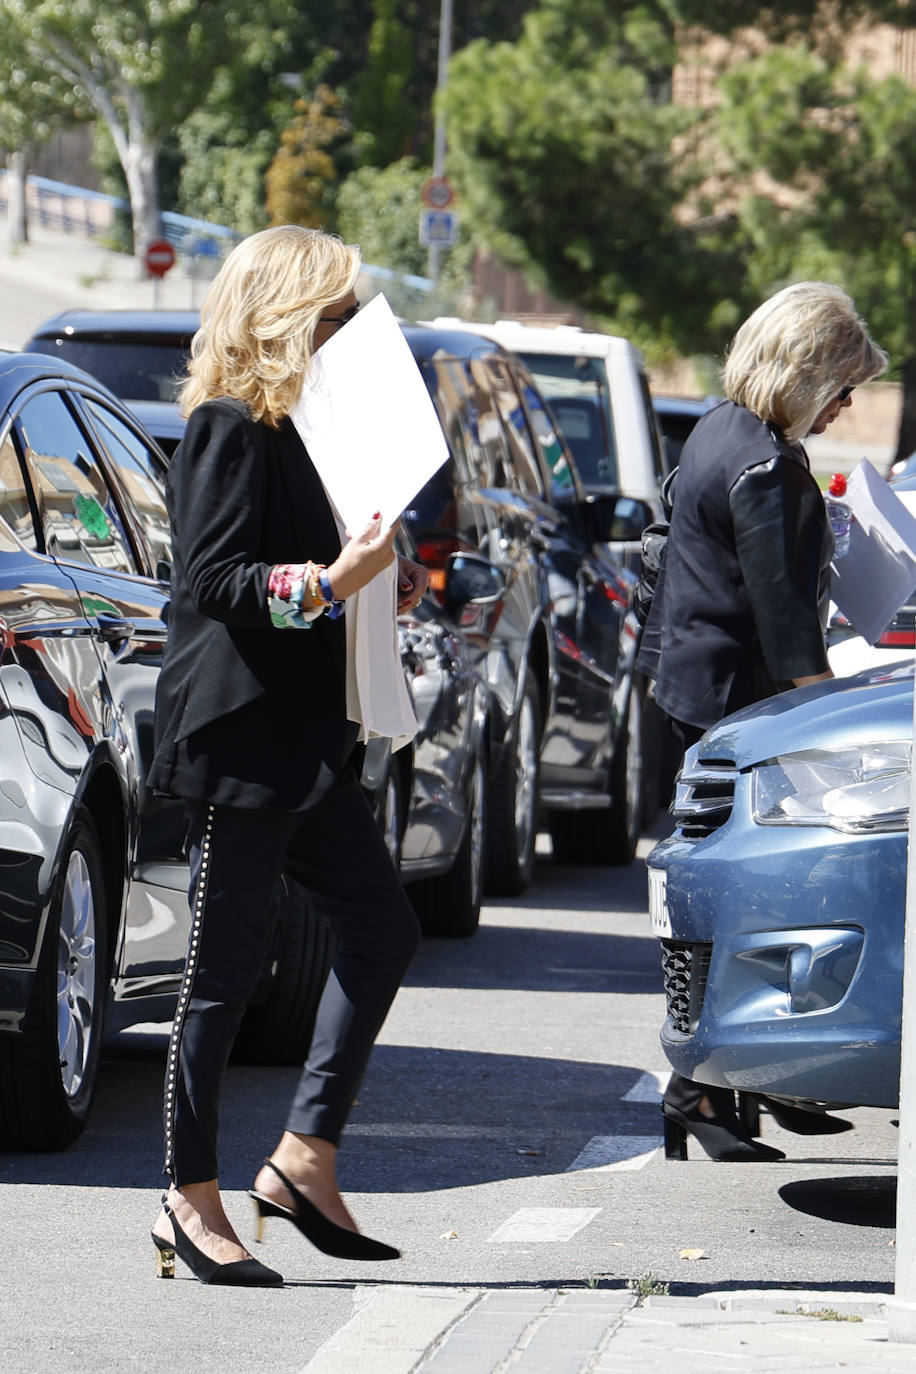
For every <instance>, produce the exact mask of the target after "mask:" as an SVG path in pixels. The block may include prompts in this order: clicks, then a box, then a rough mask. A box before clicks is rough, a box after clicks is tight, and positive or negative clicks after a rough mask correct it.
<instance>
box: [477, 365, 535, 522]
mask: <svg viewBox="0 0 916 1374" xmlns="http://www.w3.org/2000/svg"><path fill="white" fill-rule="evenodd" d="M488 372H489V375H490V378H491V382H492V386H493V395H494V398H495V400H496V405H497V409H498V410H499V414H500V416H501V418H502V422H503V427H504V429H505V433H506V439H507V441H508V445H509V456H510V480H509V483H508V485H509V486H511V487H513V488H515V490H517V491H523V492H524V493H525V495H526V496H542V495H543V493H544V483H543V478H542V476H541V469H540V464H539V462H538V457H537V453H536V452H535V447H534V440H533V438H532V437H531V430H530V429H529V428H528V420H527V418H526V416H525V411H524V408H523V406H522V402H521V397H520V396H519V394H518V392H517V390H516V389H515V385H514V383H513V381H512V378H511V376H510V374H509V369H508V368H507V367H506V366H505V365H504V364H503V363H502V362H498V361H496V360H495V359H491V360H490V361H489V363H488Z"/></svg>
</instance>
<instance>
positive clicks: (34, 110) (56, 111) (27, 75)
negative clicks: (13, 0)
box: [0, 29, 79, 243]
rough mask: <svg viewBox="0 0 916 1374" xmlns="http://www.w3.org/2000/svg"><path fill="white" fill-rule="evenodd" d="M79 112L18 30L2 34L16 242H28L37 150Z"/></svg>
mask: <svg viewBox="0 0 916 1374" xmlns="http://www.w3.org/2000/svg"><path fill="white" fill-rule="evenodd" d="M78 115H79V110H78V107H77V105H76V102H75V100H74V97H73V92H72V91H71V90H70V88H69V87H68V86H67V85H66V84H65V83H64V82H63V81H61V79H60V77H58V76H57V75H56V74H55V73H54V72H49V71H48V70H47V68H45V67H43V66H42V65H40V64H36V63H35V62H34V61H33V60H32V59H31V58H30V55H29V53H28V52H27V51H26V49H25V47H24V46H23V44H22V43H21V42H19V41H18V35H17V34H16V32H15V30H11V29H7V30H6V31H5V32H2V33H0V149H2V150H3V152H4V153H5V155H6V171H7V179H6V186H7V206H8V211H7V214H8V221H9V241H10V243H22V242H24V241H25V240H26V238H27V237H28V219H27V215H26V200H25V180H26V175H27V173H28V169H29V164H30V161H31V158H32V155H33V151H34V149H35V148H36V147H38V146H39V145H40V144H42V143H44V142H46V141H47V139H48V138H50V136H51V134H52V133H53V132H54V130H55V129H56V128H58V127H59V126H60V125H61V124H63V123H67V122H73V121H74V120H76V119H77V118H78Z"/></svg>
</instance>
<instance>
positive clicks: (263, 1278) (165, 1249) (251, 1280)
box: [150, 1196, 283, 1288]
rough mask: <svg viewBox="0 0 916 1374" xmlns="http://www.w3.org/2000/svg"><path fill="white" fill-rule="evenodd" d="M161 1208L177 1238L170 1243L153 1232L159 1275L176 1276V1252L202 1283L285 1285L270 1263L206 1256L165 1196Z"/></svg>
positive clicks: (244, 1285) (241, 1286)
mask: <svg viewBox="0 0 916 1374" xmlns="http://www.w3.org/2000/svg"><path fill="white" fill-rule="evenodd" d="M162 1207H163V1210H164V1211H165V1214H166V1216H167V1217H168V1219H169V1221H170V1222H171V1223H172V1233H173V1235H174V1237H175V1239H174V1241H173V1242H169V1241H167V1240H163V1239H162V1237H161V1236H157V1235H156V1233H155V1232H154V1231H151V1232H150V1235H151V1236H152V1238H153V1244H154V1245H155V1247H156V1272H157V1274H158V1275H159V1278H161V1279H173V1278H174V1277H175V1254H176V1252H177V1253H178V1255H179V1256H180V1257H181V1260H182V1262H183V1263H184V1264H186V1265H187V1266H188V1268H189V1269H190V1271H191V1273H192V1274H193V1275H194V1277H195V1278H196V1279H199V1280H200V1282H201V1283H213V1284H217V1283H219V1284H224V1285H229V1286H232V1287H236V1288H277V1287H279V1285H280V1284H282V1282H283V1275H282V1274H278V1273H277V1271H276V1270H275V1269H268V1268H267V1265H266V1264H262V1263H261V1261H260V1260H256V1259H244V1260H233V1262H232V1263H231V1264H218V1263H217V1262H216V1260H212V1259H211V1258H210V1256H209V1255H205V1254H204V1252H203V1251H202V1250H198V1248H197V1246H196V1245H195V1244H194V1242H193V1241H192V1240H189V1239H188V1237H187V1236H186V1235H185V1233H184V1231H182V1229H181V1227H180V1226H179V1225H178V1222H177V1221H176V1220H175V1213H174V1212H173V1211H172V1209H171V1207H170V1206H169V1204H168V1198H167V1197H166V1196H164V1197H163V1199H162Z"/></svg>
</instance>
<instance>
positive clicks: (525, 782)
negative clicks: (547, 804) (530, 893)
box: [515, 697, 537, 859]
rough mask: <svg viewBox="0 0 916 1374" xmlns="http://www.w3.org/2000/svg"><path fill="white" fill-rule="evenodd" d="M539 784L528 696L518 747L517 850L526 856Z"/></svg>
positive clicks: (520, 716)
mask: <svg viewBox="0 0 916 1374" xmlns="http://www.w3.org/2000/svg"><path fill="white" fill-rule="evenodd" d="M536 785H537V738H536V734H535V728H534V711H533V710H532V707H531V702H530V700H529V698H528V697H525V698H524V700H523V701H522V709H521V711H520V712H519V718H518V740H517V742H516V748H515V833H516V836H517V838H518V854H519V858H520V859H524V857H525V856H526V855H527V853H528V850H529V849H530V847H531V841H532V836H533V833H534V810H535V803H536V798H535V789H536Z"/></svg>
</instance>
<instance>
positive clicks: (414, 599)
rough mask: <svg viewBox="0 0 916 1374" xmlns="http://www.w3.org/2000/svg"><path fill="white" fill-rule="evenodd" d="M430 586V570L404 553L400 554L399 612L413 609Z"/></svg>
mask: <svg viewBox="0 0 916 1374" xmlns="http://www.w3.org/2000/svg"><path fill="white" fill-rule="evenodd" d="M428 586H429V570H428V569H427V568H424V566H423V564H422V563H415V562H414V561H413V559H412V558H407V557H406V555H404V554H403V553H399V554H398V613H399V614H400V612H401V611H412V610H413V608H414V606H416V605H417V603H418V602H419V600H420V599H421V597H422V596H423V593H424V592H425V591H426V588H427V587H428Z"/></svg>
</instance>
